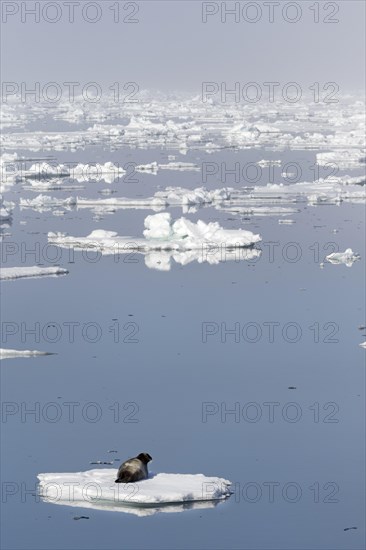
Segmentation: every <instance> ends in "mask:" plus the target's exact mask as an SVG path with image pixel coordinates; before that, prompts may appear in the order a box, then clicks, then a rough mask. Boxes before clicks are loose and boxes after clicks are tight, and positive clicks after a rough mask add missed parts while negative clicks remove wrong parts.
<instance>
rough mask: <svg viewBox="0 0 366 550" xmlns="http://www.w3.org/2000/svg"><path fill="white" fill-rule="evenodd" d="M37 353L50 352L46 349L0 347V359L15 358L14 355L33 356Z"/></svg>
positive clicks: (46, 353) (45, 353) (44, 353)
mask: <svg viewBox="0 0 366 550" xmlns="http://www.w3.org/2000/svg"><path fill="white" fill-rule="evenodd" d="M38 355H50V354H49V353H48V352H47V351H37V350H29V349H25V350H19V349H5V348H0V359H15V358H16V357H35V356H38Z"/></svg>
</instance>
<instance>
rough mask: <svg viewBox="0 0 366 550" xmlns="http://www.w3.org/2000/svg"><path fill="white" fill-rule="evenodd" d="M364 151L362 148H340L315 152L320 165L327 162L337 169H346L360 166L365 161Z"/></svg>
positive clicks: (365, 152)
mask: <svg viewBox="0 0 366 550" xmlns="http://www.w3.org/2000/svg"><path fill="white" fill-rule="evenodd" d="M365 157H366V151H365V150H362V149H340V150H338V151H327V152H321V153H317V155H316V162H317V164H319V165H320V166H326V165H327V164H330V165H333V166H335V167H337V168H338V169H339V170H348V169H351V170H352V169H355V168H360V167H362V164H361V163H362V162H365Z"/></svg>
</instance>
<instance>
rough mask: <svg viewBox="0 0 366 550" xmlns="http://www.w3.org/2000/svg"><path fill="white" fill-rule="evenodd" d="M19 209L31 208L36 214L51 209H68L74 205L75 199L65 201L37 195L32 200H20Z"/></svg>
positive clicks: (70, 198)
mask: <svg viewBox="0 0 366 550" xmlns="http://www.w3.org/2000/svg"><path fill="white" fill-rule="evenodd" d="M19 205H20V208H33V210H38V212H44V211H46V210H51V209H52V208H61V207H63V208H68V209H70V208H71V207H72V206H75V205H76V199H75V198H74V197H68V198H67V199H59V198H54V197H50V196H49V195H42V194H41V195H38V196H37V197H35V198H34V199H22V198H21V199H20V201H19Z"/></svg>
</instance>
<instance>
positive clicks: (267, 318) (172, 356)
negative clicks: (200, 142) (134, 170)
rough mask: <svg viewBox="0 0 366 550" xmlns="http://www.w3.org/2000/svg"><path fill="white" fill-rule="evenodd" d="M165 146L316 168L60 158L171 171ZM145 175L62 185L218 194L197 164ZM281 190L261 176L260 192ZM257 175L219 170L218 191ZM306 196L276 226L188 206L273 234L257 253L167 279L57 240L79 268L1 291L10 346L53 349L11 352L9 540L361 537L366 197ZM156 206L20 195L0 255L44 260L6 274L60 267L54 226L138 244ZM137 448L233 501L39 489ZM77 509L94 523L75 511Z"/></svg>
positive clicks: (95, 150)
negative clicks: (181, 504) (124, 505)
mask: <svg viewBox="0 0 366 550" xmlns="http://www.w3.org/2000/svg"><path fill="white" fill-rule="evenodd" d="M66 126H67V124H65V127H66ZM60 128H62V127H61V126H58V129H60ZM19 154H23V155H34V154H35V153H34V152H33V153H30V152H29V151H27V150H24V151H19ZM42 154H43V153H42ZM44 154H45V155H47V154H49V153H48V152H47V153H44ZM168 154H175V155H177V158H179V160H182V161H185V162H194V163H197V164H199V165H200V164H201V163H202V162H218V163H221V162H223V161H226V162H228V163H232V162H235V161H238V162H241V163H245V162H257V161H259V160H261V159H262V158H265V159H280V160H281V161H282V163H283V164H285V163H286V162H290V161H294V162H297V163H299V164H300V165H301V167H302V170H303V174H302V178H301V181H306V180H308V181H309V179H310V178H311V176H312V172H311V170H310V166H311V165H312V164H313V163H314V161H315V153H314V152H311V151H292V152H291V151H283V152H268V151H264V150H256V151H254V152H253V151H242V152H233V151H227V152H222V151H221V152H216V153H212V154H210V155H208V154H206V153H204V152H202V151H199V150H197V151H194V150H193V151H190V152H189V153H188V154H187V155H186V156H185V157H183V156H179V155H178V154H177V151H176V150H172V151H169V150H166V149H164V150H159V149H146V150H142V151H139V150H131V149H128V148H120V149H117V150H115V151H113V152H111V151H109V150H107V149H104V148H103V147H89V148H86V149H85V150H83V151H76V152H69V151H63V152H56V153H52V156H53V157H55V158H56V159H57V162H59V163H62V162H84V163H87V162H106V161H111V160H112V161H113V162H115V163H117V162H118V163H119V164H120V165H124V164H125V163H127V162H137V163H138V164H140V163H147V162H152V161H155V160H156V161H158V162H167V155H168ZM279 177H280V174H279V173H278V174H277V178H276V181H277V182H278V178H279ZM137 179H138V181H137V182H136V183H127V182H125V181H123V178H121V179H119V180H116V181H115V182H113V183H111V184H107V183H105V182H98V183H90V182H87V183H86V184H85V188H84V189H82V190H79V191H60V190H55V191H49V192H48V194H49V195H51V196H56V197H63V198H66V197H68V196H70V195H76V194H77V195H79V196H84V197H88V198H91V197H93V198H96V197H99V198H100V197H101V195H100V194H98V191H100V190H101V189H105V188H107V187H109V188H110V189H113V190H115V191H116V196H151V195H153V194H154V193H155V192H156V191H157V190H158V189H159V188H162V189H163V188H165V187H166V186H168V185H171V186H182V187H189V188H194V187H198V186H200V185H202V179H201V173H200V172H175V171H161V172H159V173H158V174H157V175H156V176H153V175H150V174H141V173H139V174H137ZM267 182H268V173H266V169H265V168H264V169H263V176H262V178H261V180H260V181H259V182H258V183H257V185H258V184H266V183H267ZM243 184H245V182H241V183H240V184H236V183H235V181H232V180H230V178H228V179H227V181H226V184H224V183H223V182H222V181H220V179H219V178H218V177H216V178H211V179H210V180H209V181H208V182H207V183H206V185H207V187H209V188H216V187H224V186H225V185H229V186H232V187H235V186H237V187H240V186H242V185H243ZM24 186H25V185H24V183H23V184H16V185H15V186H14V187H13V188H12V190H11V192H9V193H8V194H7V195H6V199H7V200H13V201H14V202H16V203H18V199H19V196H20V194H21V196H22V198H34V197H35V196H36V195H37V194H38V193H35V192H34V191H27V190H25V189H24ZM159 186H160V187H159ZM113 196H114V195H113ZM287 206H289V205H287ZM290 206H292V207H294V208H296V209H298V210H299V211H298V212H296V213H292V214H288V215H286V216H284V218H285V219H286V218H291V219H293V220H294V222H295V223H293V224H291V225H290V224H279V223H278V220H279V219H280V217H279V216H277V215H270V216H261V217H260V216H252V215H244V214H235V213H228V212H225V211H223V210H220V209H215V208H213V207H205V208H201V209H198V210H197V211H196V212H191V213H187V214H184V215H185V216H186V217H188V218H189V219H190V220H192V221H197V220H198V219H202V220H204V221H206V222H207V221H218V222H219V223H220V225H222V226H223V227H225V228H227V229H239V228H244V229H247V230H250V231H253V232H254V233H260V235H261V236H262V243H260V245H258V246H257V248H261V249H262V255H261V257H260V258H259V259H258V260H257V261H245V260H243V261H225V258H224V261H222V262H220V263H218V264H217V265H209V264H208V263H198V262H192V263H190V264H188V265H180V264H178V263H175V262H174V260H172V261H171V269H170V270H169V271H162V270H156V269H150V268H149V267H148V266H147V265H146V264H145V258H144V256H143V255H140V254H135V253H134V254H131V255H129V256H118V257H117V256H113V255H111V256H97V255H92V254H91V255H90V257H86V256H85V255H84V254H83V253H82V252H80V251H79V252H78V251H75V252H74V253H73V254H71V253H70V251H69V250H66V249H57V250H58V254H59V256H58V257H57V261H56V262H55V263H56V264H59V265H61V266H62V267H64V268H66V269H68V270H69V273H68V274H67V275H65V276H62V277H50V278H49V277H46V278H38V279H23V280H21V279H20V280H14V281H4V282H3V283H2V288H1V300H2V306H1V321H2V342H1V344H2V346H1V347H3V348H12V349H37V350H41V351H48V352H51V353H53V355H48V356H41V357H34V358H16V359H14V358H12V359H5V360H3V361H2V362H1V378H2V401H3V417H2V424H1V433H2V443H3V444H2V456H1V458H2V479H3V483H2V489H3V495H2V499H3V506H2V522H3V530H2V531H3V548H4V549H6V550H18V549H22V550H23V549H24V550H43V549H44V550H46V549H47V550H61V549H62V550H76V549H78V550H106V549H108V550H114V549H117V548H126V549H130V548H131V549H149V550H150V549H151V550H153V549H154V550H155V549H156V550H157V549H159V550H160V549H168V548H169V549H196V548H202V549H221V548H230V549H247V550H264V549H268V550H275V549H281V550H282V549H283V550H287V549H288V550H290V549H291V550H295V549H298V550H300V549H301V550H305V549H306V550H310V549H311V550H320V549H324V550H325V549H327V550H328V549H330V548H332V549H333V550H338V549H339V550H346V549H347V550H348V549H352V550H356V549H357V550H358V549H360V550H361V549H362V548H363V541H364V518H365V515H364V512H365V507H364V500H363V491H364V482H365V479H364V472H365V470H364V444H365V440H364V423H365V418H364V411H365V401H364V399H365V395H364V389H365V350H364V349H363V348H362V347H360V346H359V344H360V343H362V342H363V341H364V340H365V330H366V329H360V328H359V327H362V326H364V325H365V318H364V298H365V296H364V290H363V288H364V277H365V263H364V254H363V253H362V251H363V244H364V235H365V214H364V205H362V204H347V203H342V204H341V205H329V204H328V205H320V206H319V205H318V206H312V205H311V204H309V203H308V202H301V203H295V204H292V205H290ZM168 211H169V212H171V214H172V217H173V218H174V219H176V218H179V217H181V216H182V215H183V214H182V209H181V208H169V209H168ZM152 213H153V212H152V211H151V210H148V209H146V210H133V209H126V210H122V209H120V210H118V209H117V210H116V211H115V212H113V213H103V214H101V215H100V216H97V217H96V216H95V212H93V211H92V210H90V209H76V208H72V209H70V210H66V211H65V212H64V215H62V216H56V215H54V214H53V212H52V211H45V212H39V211H35V210H32V209H20V208H19V206H18V205H17V206H15V208H14V212H13V221H12V225H11V226H10V227H9V228H8V229H5V230H3V232H4V236H3V241H2V250H3V251H4V245H5V244H6V243H14V242H15V243H18V244H19V246H20V245H21V246H22V247H26V249H27V250H28V255H26V256H25V257H24V258H23V257H22V258H21V252H20V251H19V250H18V251H17V252H15V253H14V254H13V255H9V256H7V257H6V258H5V263H4V264H3V265H4V266H5V267H10V266H12V265H14V266H19V265H36V263H38V264H39V265H44V266H50V265H54V264H53V263H52V257H51V256H52V253H54V254H56V252H57V250H56V249H55V248H53V249H51V248H48V247H47V246H46V245H47V233H48V232H49V231H52V232H67V233H69V234H70V235H74V236H86V235H88V234H89V233H90V232H91V231H93V230H94V229H104V230H112V231H116V232H118V234H119V235H128V236H131V237H140V236H142V231H143V228H144V219H145V217H146V216H147V215H149V214H152ZM37 247H39V248H38V249H37ZM347 248H352V249H353V251H354V252H358V253H361V260H360V261H357V262H355V263H354V264H353V265H352V266H351V267H347V266H346V265H332V264H330V263H329V262H324V258H325V256H326V255H327V254H329V253H331V252H333V251H334V250H340V251H344V250H345V249H347ZM32 249H33V250H38V252H37V253H39V251H40V257H39V258H36V257H35V255H34V253H33V255H32V252H30V251H31V250H32ZM24 250H25V248H24ZM323 262H324V266H323V267H322V266H321V265H320V264H321V263H323ZM4 323H5V325H4ZM52 325H53V326H52ZM71 326H73V327H74V335H73V337H71V336H70V330H71V329H70V327H71ZM85 327H86V328H85ZM32 330H33V332H32ZM13 332H15V334H12V333H13ZM53 340H54V341H53ZM70 403H74V412H75V415H74V419H73V421H71V419H70V416H69V411H70ZM4 407H5V408H4ZM32 410H34V411H36V412H35V413H34V414H32V412H31V411H32ZM4 413H5V414H4ZM110 450H115V451H118V452H117V453H109V452H108V451H110ZM141 451H146V452H149V453H150V454H151V455H152V457H153V461H152V463H151V470H152V471H153V472H156V473H157V472H169V473H204V474H206V475H208V476H219V477H223V478H226V479H228V480H230V481H231V482H232V488H233V492H234V494H233V495H232V496H231V497H230V498H229V499H228V500H226V501H224V502H221V503H219V504H218V505H217V506H216V507H213V508H208V509H195V508H194V507H192V508H190V507H189V506H187V507H186V509H183V508H182V509H181V510H180V512H179V513H178V512H176V511H175V512H172V513H156V514H154V515H151V516H149V517H137V516H134V515H131V514H128V513H124V512H111V511H100V510H97V509H93V508H89V509H88V508H75V507H70V506H61V505H55V504H53V503H50V502H43V501H42V499H39V497H37V475H38V474H39V473H46V472H79V471H84V470H88V469H91V468H98V467H100V468H118V466H119V464H120V462H119V461H123V460H125V459H127V458H128V457H130V456H134V455H135V454H138V453H139V452H141ZM117 459H119V460H117ZM113 460H115V462H114V464H113V465H110V466H109V465H101V466H97V465H94V466H92V465H91V464H90V463H91V462H95V461H106V462H109V461H113ZM4 483H5V485H4ZM80 516H87V518H89V519H80V520H75V517H80Z"/></svg>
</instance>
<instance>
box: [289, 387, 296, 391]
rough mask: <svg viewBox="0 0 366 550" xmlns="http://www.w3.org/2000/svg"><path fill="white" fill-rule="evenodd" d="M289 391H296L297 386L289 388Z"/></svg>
mask: <svg viewBox="0 0 366 550" xmlns="http://www.w3.org/2000/svg"><path fill="white" fill-rule="evenodd" d="M288 389H289V390H296V386H289V387H288Z"/></svg>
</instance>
